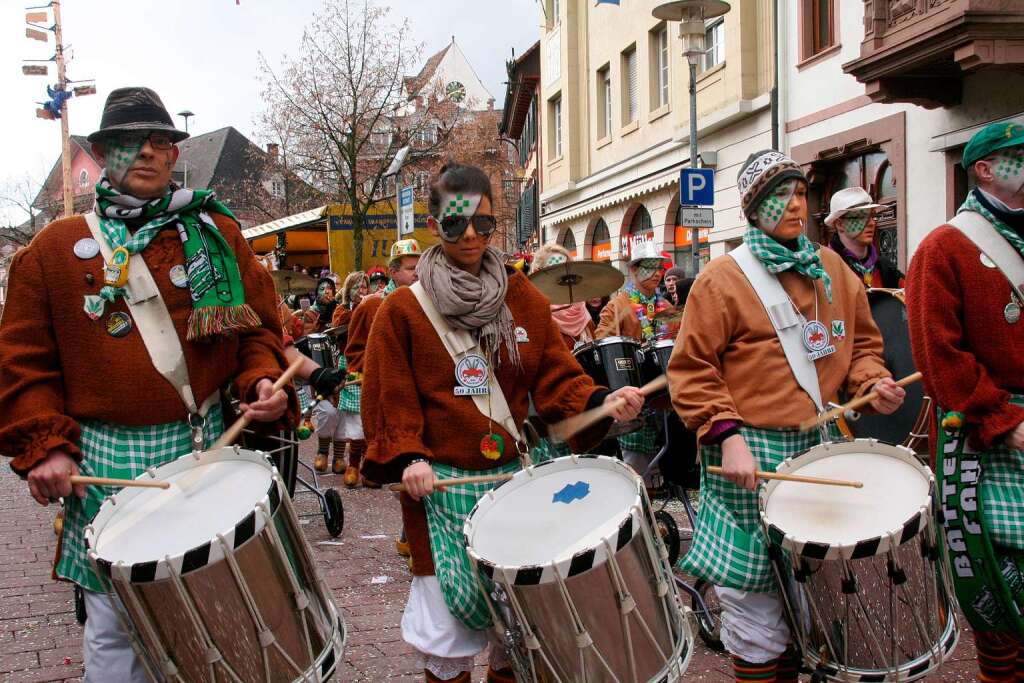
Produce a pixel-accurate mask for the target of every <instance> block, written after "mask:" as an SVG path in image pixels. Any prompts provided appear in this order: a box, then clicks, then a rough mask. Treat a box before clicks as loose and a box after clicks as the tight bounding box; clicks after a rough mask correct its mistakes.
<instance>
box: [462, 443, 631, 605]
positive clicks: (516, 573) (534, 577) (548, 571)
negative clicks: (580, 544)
mask: <svg viewBox="0 0 1024 683" xmlns="http://www.w3.org/2000/svg"><path fill="white" fill-rule="evenodd" d="M581 460H584V461H587V463H588V464H597V465H598V466H599V467H602V468H604V469H609V470H615V471H618V472H622V473H624V474H627V475H628V476H629V478H630V479H632V481H633V484H634V486H635V487H636V495H637V499H636V501H635V502H634V504H633V505H631V506H630V508H629V510H628V514H626V515H625V516H624V518H623V519H622V521H621V522H620V523H619V526H618V528H617V530H616V532H615V533H614V534H611V535H609V536H606V537H604V538H602V539H601V540H600V541H598V542H597V543H595V544H593V545H592V546H590V547H589V548H584V549H581V550H579V551H577V552H575V553H573V554H572V555H567V556H564V557H561V558H559V559H558V560H557V561H553V562H549V563H548V564H545V565H530V564H523V565H502V564H498V563H495V562H491V561H490V560H488V559H486V558H483V557H481V556H480V555H479V554H478V553H477V552H476V550H475V549H474V548H473V545H472V535H473V533H474V530H475V524H474V517H475V516H476V514H477V513H478V512H480V511H481V510H486V509H487V508H488V507H490V506H491V505H492V504H493V503H492V501H493V499H494V496H493V495H491V494H487V495H484V496H483V497H482V498H481V499H480V500H479V501H478V502H477V504H476V505H474V506H473V509H472V510H470V512H469V515H467V517H466V523H465V524H464V525H463V527H462V535H463V540H464V541H465V544H466V551H467V552H468V553H469V556H470V559H471V561H472V562H473V563H474V564H475V565H477V567H478V568H479V570H480V572H481V573H482V574H484V575H485V576H486V577H487V578H488V579H490V580H492V581H493V580H495V577H496V576H497V577H498V578H501V579H503V580H504V581H505V582H506V583H508V584H510V585H513V586H534V585H538V584H545V583H552V582H554V581H556V580H557V577H556V576H555V572H556V571H557V572H558V574H559V576H561V578H562V579H568V578H570V577H572V576H576V575H577V574H582V573H583V572H586V571H588V570H590V569H593V568H594V567H599V566H601V565H603V564H604V563H605V562H606V561H607V560H608V557H609V554H608V550H607V549H608V548H609V547H610V548H611V550H612V555H614V554H616V553H618V552H619V551H620V550H621V549H622V548H623V547H625V546H626V544H628V543H629V542H630V541H631V540H633V537H634V536H636V535H637V534H639V533H640V531H641V529H642V528H643V522H644V507H643V500H644V490H643V480H642V479H641V478H640V477H639V476H637V474H636V473H635V472H633V470H632V469H631V468H630V467H629V466H628V465H626V464H625V463H623V462H621V461H619V460H618V459H616V458H610V457H608V456H606V455H597V454H590V453H585V454H573V455H568V456H564V457H561V458H555V459H553V460H548V461H546V462H542V463H538V464H536V465H531V466H530V467H527V468H525V469H521V470H519V471H518V472H516V473H515V474H514V475H512V478H511V479H509V480H508V481H507V482H505V483H504V484H502V486H503V487H504V486H507V485H509V484H512V483H513V482H522V481H523V480H525V479H527V478H530V477H532V476H533V475H534V474H535V472H536V471H537V470H539V469H541V468H544V467H550V466H552V465H555V464H556V463H560V464H563V465H564V464H566V463H568V462H570V461H571V462H572V463H573V466H578V465H579V461H581ZM648 523H650V520H648Z"/></svg>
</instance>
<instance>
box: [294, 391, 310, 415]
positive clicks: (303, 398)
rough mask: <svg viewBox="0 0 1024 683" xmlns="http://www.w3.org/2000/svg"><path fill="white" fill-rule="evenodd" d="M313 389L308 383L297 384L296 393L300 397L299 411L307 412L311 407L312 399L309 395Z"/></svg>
mask: <svg viewBox="0 0 1024 683" xmlns="http://www.w3.org/2000/svg"><path fill="white" fill-rule="evenodd" d="M310 391H311V389H310V388H309V385H308V384H296V386H295V395H296V396H298V398H299V412H300V413H305V412H306V410H307V409H308V408H309V404H310V402H311V399H310V397H309V394H310Z"/></svg>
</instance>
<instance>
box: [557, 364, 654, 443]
mask: <svg viewBox="0 0 1024 683" xmlns="http://www.w3.org/2000/svg"><path fill="white" fill-rule="evenodd" d="M667 385H668V377H666V376H665V375H661V376H660V377H658V378H656V379H653V380H651V381H650V382H648V383H647V384H645V385H643V386H642V387H640V393H641V394H643V395H644V396H650V395H651V394H654V393H657V392H659V391H661V390H662V389H664V388H665V387H666V386H667ZM625 402H626V399H624V398H619V399H616V400H615V401H612V402H611V403H607V404H605V405H600V406H598V407H596V408H591V409H590V410H587V411H585V412H582V413H580V414H579V415H573V416H572V417H568V418H566V419H564V420H562V421H561V422H557V423H555V424H553V425H551V426H550V427H548V440H549V441H552V442H554V443H557V442H559V441H565V440H566V439H568V438H569V437H571V436H572V435H573V434H577V433H579V432H581V431H583V430H584V429H586V428H587V427H590V426H591V425H593V424H595V423H597V422H600V421H601V420H603V419H604V418H606V417H608V416H609V415H611V414H612V413H613V412H615V410H616V409H617V408H619V406H621V405H622V404H623V403H625Z"/></svg>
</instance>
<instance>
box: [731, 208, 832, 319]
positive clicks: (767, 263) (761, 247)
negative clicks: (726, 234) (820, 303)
mask: <svg viewBox="0 0 1024 683" xmlns="http://www.w3.org/2000/svg"><path fill="white" fill-rule="evenodd" d="M743 242H744V243H746V245H747V246H748V247H750V251H752V252H753V253H754V256H756V257H757V258H758V260H759V261H760V262H761V263H762V264H764V267H765V268H767V269H768V272H769V273H775V274H777V273H781V272H782V271H784V270H790V269H792V270H795V271H796V272H798V273H800V274H801V275H805V276H807V277H809V278H811V279H812V280H821V282H822V284H824V285H825V296H826V297H827V298H828V302H829V303H832V278H831V277H829V274H828V272H827V271H826V270H825V266H824V265H823V264H822V262H821V256H820V255H819V254H818V248H817V247H816V246H815V244H814V242H812V241H810V240H809V239H807V236H806V235H800V237H798V238H797V247H798V248H797V249H796V250H792V249H788V248H787V247H785V246H784V245H782V244H780V243H778V242H776V241H775V240H774V239H772V238H771V237H769V236H768V235H766V234H765V232H764V231H763V230H761V229H760V228H756V227H754V226H750V227H748V228H747V232H746V233H745V234H744V235H743Z"/></svg>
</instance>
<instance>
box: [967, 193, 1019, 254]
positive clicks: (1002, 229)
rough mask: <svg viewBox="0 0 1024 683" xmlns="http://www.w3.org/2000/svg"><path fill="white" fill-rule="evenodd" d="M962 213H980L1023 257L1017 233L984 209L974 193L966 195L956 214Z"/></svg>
mask: <svg viewBox="0 0 1024 683" xmlns="http://www.w3.org/2000/svg"><path fill="white" fill-rule="evenodd" d="M962 211H973V212H975V213H980V214H981V215H982V216H984V217H985V220H987V221H988V222H989V223H991V224H992V225H993V226H994V227H995V229H996V230H998V231H999V234H1000V235H1002V236H1003V237H1005V238H1006V241H1007V242H1009V243H1010V244H1012V245H1013V248H1014V249H1016V250H1017V253H1018V254H1020V255H1021V256H1024V240H1022V239H1021V238H1020V235H1018V234H1017V231H1016V230H1014V229H1013V228H1011V227H1010V226H1009V225H1007V224H1006V223H1004V222H1003V221H1001V220H999V218H997V217H996V215H995V214H994V213H992V212H991V211H989V210H988V209H987V208H985V205H984V204H982V203H981V202H979V201H978V198H977V197H976V196H975V195H974V192H971V193H970V194H968V195H967V200H966V201H964V203H963V205H962V206H961V207H960V209H959V210H958V211H957V213H960V212H962Z"/></svg>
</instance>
